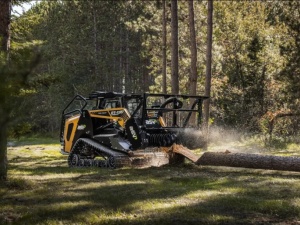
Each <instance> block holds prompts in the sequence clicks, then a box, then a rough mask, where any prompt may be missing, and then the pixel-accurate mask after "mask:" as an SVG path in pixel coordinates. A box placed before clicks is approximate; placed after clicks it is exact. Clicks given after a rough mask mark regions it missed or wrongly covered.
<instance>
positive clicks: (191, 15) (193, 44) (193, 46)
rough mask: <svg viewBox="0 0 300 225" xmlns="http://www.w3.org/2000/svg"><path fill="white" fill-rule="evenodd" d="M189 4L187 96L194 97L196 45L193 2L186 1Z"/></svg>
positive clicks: (195, 90)
mask: <svg viewBox="0 0 300 225" xmlns="http://www.w3.org/2000/svg"><path fill="white" fill-rule="evenodd" d="M188 4H189V27H190V41H191V46H190V48H191V73H190V76H189V94H190V95H196V93H197V43H196V32H195V21H194V0H190V1H188Z"/></svg>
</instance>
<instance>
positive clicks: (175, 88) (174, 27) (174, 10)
mask: <svg viewBox="0 0 300 225" xmlns="http://www.w3.org/2000/svg"><path fill="white" fill-rule="evenodd" d="M171 34H172V38H171V43H172V48H171V55H172V56H171V73H172V76H171V80H172V81H171V84H172V94H178V93H179V74H178V2H177V0H171Z"/></svg>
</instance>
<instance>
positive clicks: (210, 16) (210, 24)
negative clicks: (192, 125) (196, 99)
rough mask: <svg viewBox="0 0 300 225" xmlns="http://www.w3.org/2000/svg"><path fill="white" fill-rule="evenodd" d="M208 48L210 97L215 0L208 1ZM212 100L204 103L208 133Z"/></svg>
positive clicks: (207, 93) (207, 65) (207, 88)
mask: <svg viewBox="0 0 300 225" xmlns="http://www.w3.org/2000/svg"><path fill="white" fill-rule="evenodd" d="M207 4H208V7H207V47H206V76H205V95H206V96H208V97H210V90H211V62H212V33H213V0H209V1H207ZM209 105H210V99H209V98H208V99H207V100H205V102H204V126H205V129H206V132H208V122H209Z"/></svg>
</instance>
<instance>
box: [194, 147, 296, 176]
mask: <svg viewBox="0 0 300 225" xmlns="http://www.w3.org/2000/svg"><path fill="white" fill-rule="evenodd" d="M196 164H197V165H211V166H228V167H243V168H252V169H267V170H285V171H297V172H300V157H284V156H272V155H259V154H246V153H231V152H229V151H228V152H227V151H226V152H205V153H204V154H203V155H202V156H201V157H200V158H199V159H198V160H197V162H196Z"/></svg>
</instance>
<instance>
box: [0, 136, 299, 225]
mask: <svg viewBox="0 0 300 225" xmlns="http://www.w3.org/2000/svg"><path fill="white" fill-rule="evenodd" d="M45 143H46V144H45ZM295 148H296V147H294V148H293V149H292V150H290V149H287V150H285V151H286V152H287V153H289V151H295ZM59 149H60V146H59V144H55V142H53V141H50V140H46V141H45V140H40V141H38V140H29V141H27V142H26V141H23V140H21V144H20V143H17V144H16V146H15V147H9V149H8V156H9V170H8V174H9V180H8V181H7V182H5V183H2V184H0V207H1V210H0V224H22V225H23V224H28V225H31V224H53V225H56V224H63V225H65V224H172V225H173V224H299V218H300V173H296V172H281V171H270V170H251V169H241V168H226V167H208V166H207V167H206V166H205V167H198V166H195V165H192V164H190V163H187V164H185V165H182V166H165V167H161V168H147V169H132V168H123V169H116V170H109V169H98V168H68V166H67V162H66V156H62V155H61V154H60V153H59ZM270 151H271V153H272V151H273V150H270ZM273 153H274V152H273ZM276 154H280V152H276ZM292 154H294V153H292Z"/></svg>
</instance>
